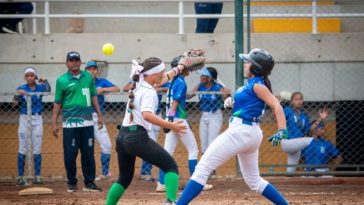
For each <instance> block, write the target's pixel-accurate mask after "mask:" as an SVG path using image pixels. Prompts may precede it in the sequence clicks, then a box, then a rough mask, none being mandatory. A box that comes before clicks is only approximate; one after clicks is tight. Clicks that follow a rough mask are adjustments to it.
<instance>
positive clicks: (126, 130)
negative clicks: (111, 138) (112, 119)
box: [121, 125, 145, 132]
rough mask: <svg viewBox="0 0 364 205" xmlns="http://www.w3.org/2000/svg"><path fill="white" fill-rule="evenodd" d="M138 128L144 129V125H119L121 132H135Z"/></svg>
mask: <svg viewBox="0 0 364 205" xmlns="http://www.w3.org/2000/svg"><path fill="white" fill-rule="evenodd" d="M138 129H144V127H143V126H140V125H131V126H127V127H124V126H121V131H123V132H136V131H137V130H138ZM144 130H145V129H144Z"/></svg>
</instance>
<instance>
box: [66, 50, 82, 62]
mask: <svg viewBox="0 0 364 205" xmlns="http://www.w3.org/2000/svg"><path fill="white" fill-rule="evenodd" d="M73 59H76V60H81V55H80V54H79V53H77V52H76V51H71V52H68V53H67V61H70V60H73Z"/></svg>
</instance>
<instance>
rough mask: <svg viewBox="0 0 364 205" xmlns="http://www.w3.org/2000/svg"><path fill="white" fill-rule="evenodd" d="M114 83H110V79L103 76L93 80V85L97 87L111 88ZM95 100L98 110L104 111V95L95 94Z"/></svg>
mask: <svg viewBox="0 0 364 205" xmlns="http://www.w3.org/2000/svg"><path fill="white" fill-rule="evenodd" d="M114 86H115V85H114V84H112V83H111V82H110V81H108V80H106V79H105V78H96V80H95V87H96V89H97V88H111V87H114ZM97 101H98V102H99V106H100V111H101V112H104V110H105V96H104V95H97Z"/></svg>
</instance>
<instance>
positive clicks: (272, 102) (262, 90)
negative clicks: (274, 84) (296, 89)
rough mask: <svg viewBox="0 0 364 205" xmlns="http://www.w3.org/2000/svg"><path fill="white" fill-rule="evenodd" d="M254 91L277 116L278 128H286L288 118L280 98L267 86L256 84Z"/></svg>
mask: <svg viewBox="0 0 364 205" xmlns="http://www.w3.org/2000/svg"><path fill="white" fill-rule="evenodd" d="M254 92H255V93H256V94H257V96H258V97H259V98H260V99H262V100H263V101H264V102H265V103H266V104H267V105H268V106H269V107H270V108H271V109H272V110H273V113H274V115H275V116H276V119H277V123H278V129H286V118H285V117H284V113H283V109H282V106H281V104H280V103H279V101H278V99H277V98H276V97H274V95H273V94H272V93H271V92H270V91H269V90H268V88H267V87H266V86H263V85H260V84H255V85H254Z"/></svg>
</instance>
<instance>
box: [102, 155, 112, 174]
mask: <svg viewBox="0 0 364 205" xmlns="http://www.w3.org/2000/svg"><path fill="white" fill-rule="evenodd" d="M109 163H110V154H105V153H101V165H102V175H104V176H107V175H108V174H109Z"/></svg>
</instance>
